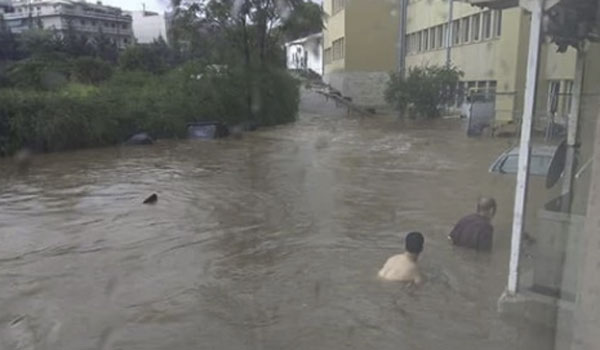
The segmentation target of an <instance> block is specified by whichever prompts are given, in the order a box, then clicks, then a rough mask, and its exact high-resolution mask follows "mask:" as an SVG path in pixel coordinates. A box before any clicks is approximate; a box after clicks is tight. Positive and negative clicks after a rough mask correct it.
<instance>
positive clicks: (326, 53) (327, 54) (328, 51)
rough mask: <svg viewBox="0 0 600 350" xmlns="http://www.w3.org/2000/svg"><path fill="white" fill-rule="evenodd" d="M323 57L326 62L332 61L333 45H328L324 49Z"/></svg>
mask: <svg viewBox="0 0 600 350" xmlns="http://www.w3.org/2000/svg"><path fill="white" fill-rule="evenodd" d="M323 59H324V60H325V64H329V63H331V47H328V48H326V49H325V51H323Z"/></svg>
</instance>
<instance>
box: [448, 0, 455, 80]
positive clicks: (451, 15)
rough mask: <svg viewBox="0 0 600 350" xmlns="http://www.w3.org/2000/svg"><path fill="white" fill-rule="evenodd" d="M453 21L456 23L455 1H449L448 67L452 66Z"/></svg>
mask: <svg viewBox="0 0 600 350" xmlns="http://www.w3.org/2000/svg"><path fill="white" fill-rule="evenodd" d="M452 21H454V0H448V30H447V31H446V67H448V68H450V65H451V64H452V34H453V33H452V31H453V28H452V27H453V26H452Z"/></svg>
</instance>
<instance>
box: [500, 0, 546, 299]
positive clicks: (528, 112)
mask: <svg viewBox="0 0 600 350" xmlns="http://www.w3.org/2000/svg"><path fill="white" fill-rule="evenodd" d="M543 9H544V0H533V1H531V9H530V11H531V28H530V30H529V50H528V57H527V77H526V78H527V80H526V84H525V108H524V110H523V119H522V121H521V143H520V146H519V169H518V172H517V187H516V190H515V207H514V215H513V226H512V239H511V245H510V264H509V270H508V287H507V292H508V294H509V295H515V294H516V293H517V291H518V283H519V258H520V255H521V237H522V234H523V227H524V219H525V202H526V200H527V180H528V174H529V156H530V153H531V128H532V124H533V115H534V113H535V96H536V90H537V77H538V70H539V56H540V44H541V41H542V16H543Z"/></svg>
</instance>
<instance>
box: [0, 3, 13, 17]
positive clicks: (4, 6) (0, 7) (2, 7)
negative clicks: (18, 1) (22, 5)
mask: <svg viewBox="0 0 600 350" xmlns="http://www.w3.org/2000/svg"><path fill="white" fill-rule="evenodd" d="M10 8H11V1H10V0H0V16H2V15H3V14H4V13H5V12H8V11H9V10H10Z"/></svg>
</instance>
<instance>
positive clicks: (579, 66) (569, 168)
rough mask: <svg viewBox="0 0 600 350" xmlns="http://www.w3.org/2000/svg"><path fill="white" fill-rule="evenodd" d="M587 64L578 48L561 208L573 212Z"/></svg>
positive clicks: (568, 124) (581, 49)
mask: <svg viewBox="0 0 600 350" xmlns="http://www.w3.org/2000/svg"><path fill="white" fill-rule="evenodd" d="M584 66H585V52H584V49H583V48H579V49H578V50H577V61H576V63H575V80H574V81H573V91H572V95H571V98H572V103H571V110H570V111H569V120H568V123H567V157H566V161H565V173H564V182H563V188H562V195H563V198H564V200H563V201H562V203H561V210H562V211H563V212H565V213H569V212H571V204H572V200H573V195H572V193H573V175H574V171H575V147H576V144H577V131H578V127H579V106H580V103H581V91H582V89H583V72H584V69H585V68H584Z"/></svg>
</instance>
